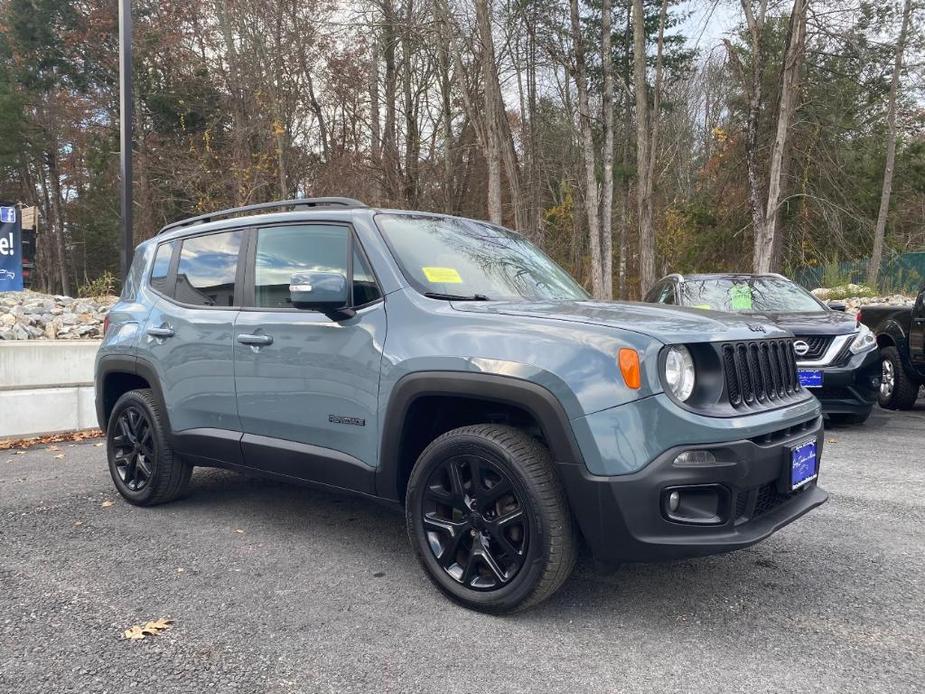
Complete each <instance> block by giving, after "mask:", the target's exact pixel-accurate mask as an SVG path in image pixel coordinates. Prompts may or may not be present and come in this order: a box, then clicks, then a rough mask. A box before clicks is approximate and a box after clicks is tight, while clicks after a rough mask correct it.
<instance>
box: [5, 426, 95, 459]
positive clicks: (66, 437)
mask: <svg viewBox="0 0 925 694" xmlns="http://www.w3.org/2000/svg"><path fill="white" fill-rule="evenodd" d="M102 435H103V432H102V431H100V430H99V429H87V430H85V431H67V432H64V433H63V434H48V435H47V436H33V437H30V438H27V439H3V440H2V441H0V451H8V450H10V449H13V448H31V447H32V446H40V445H42V444H46V445H47V444H50V443H60V442H62V441H86V440H87V439H98V438H100V437H101V436H102ZM49 448H52V447H51V446H49ZM53 450H58V448H57V447H54V448H53ZM16 453H18V454H22V451H16Z"/></svg>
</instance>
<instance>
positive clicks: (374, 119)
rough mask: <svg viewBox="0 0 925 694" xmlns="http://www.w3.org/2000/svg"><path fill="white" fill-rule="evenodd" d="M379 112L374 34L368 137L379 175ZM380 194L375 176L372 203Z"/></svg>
mask: <svg viewBox="0 0 925 694" xmlns="http://www.w3.org/2000/svg"><path fill="white" fill-rule="evenodd" d="M379 119H380V113H379V36H378V34H377V35H375V36H374V37H373V39H372V41H370V56H369V139H370V155H371V159H372V162H371V163H372V165H373V167H375V168H376V169H377V170H378V173H379V174H380V175H381V172H382V131H381V129H380V125H379ZM381 195H382V190H381V186H380V185H379V179H378V178H377V179H376V180H375V181H374V185H373V196H374V198H375V200H373V201H372V202H373V204H379V203H380V202H381V200H380V197H381Z"/></svg>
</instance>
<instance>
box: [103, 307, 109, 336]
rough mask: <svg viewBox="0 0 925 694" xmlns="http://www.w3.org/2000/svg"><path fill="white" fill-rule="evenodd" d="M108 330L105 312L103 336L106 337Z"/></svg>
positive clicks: (107, 318)
mask: <svg viewBox="0 0 925 694" xmlns="http://www.w3.org/2000/svg"><path fill="white" fill-rule="evenodd" d="M107 332H109V314H108V313H107V314H106V317H105V318H103V337H106V333H107Z"/></svg>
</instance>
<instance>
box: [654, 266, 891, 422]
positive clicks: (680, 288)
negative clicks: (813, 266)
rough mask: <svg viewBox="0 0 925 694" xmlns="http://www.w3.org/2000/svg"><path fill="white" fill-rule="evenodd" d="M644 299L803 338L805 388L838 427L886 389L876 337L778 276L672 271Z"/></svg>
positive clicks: (799, 350)
mask: <svg viewBox="0 0 925 694" xmlns="http://www.w3.org/2000/svg"><path fill="white" fill-rule="evenodd" d="M645 300H646V301H648V302H651V303H659V304H673V305H680V306H692V307H694V308H700V309H705V310H712V311H726V312H731V313H743V314H748V315H754V316H756V317H763V318H767V319H769V320H771V321H773V322H774V323H776V324H777V325H779V326H780V327H782V328H784V329H786V330H790V331H791V332H792V333H793V334H794V335H795V336H796V338H797V340H796V342H795V343H794V350H795V351H796V354H797V367H798V369H799V376H800V384H801V385H803V386H804V387H805V388H809V389H812V392H813V393H814V394H815V395H816V397H818V398H819V400H820V401H821V403H822V412H823V414H825V415H827V416H828V417H829V418H830V420H832V421H835V422H838V423H850V424H860V423H862V422H864V421H865V420H866V419H867V418H868V417H869V416H870V411H871V409H872V408H873V405H874V403H875V402H876V399H877V393H878V389H879V388H880V360H879V358H878V356H877V349H876V348H877V343H876V340H875V338H874V335H873V333H872V332H871V331H870V330H869V329H868V328H867V327H866V326H865V325H863V324H861V323H860V322H859V321H858V319H857V317H856V316H854V315H852V314H848V313H845V311H844V309H843V308H840V307H839V308H834V307H830V306H827V305H826V304H824V303H822V302H821V301H819V300H818V299H817V298H816V297H814V296H813V295H812V294H810V293H809V292H808V291H806V290H805V289H803V288H802V287H800V286H799V285H798V284H796V283H794V282H791V281H790V280H789V279H787V278H786V277H784V276H782V275H778V274H766V275H751V274H708V275H706V274H699V275H679V274H672V275H668V276H667V277H664V278H662V279H661V280H659V281H658V282H656V283H655V286H653V287H652V289H651V290H649V293H648V294H646V298H645Z"/></svg>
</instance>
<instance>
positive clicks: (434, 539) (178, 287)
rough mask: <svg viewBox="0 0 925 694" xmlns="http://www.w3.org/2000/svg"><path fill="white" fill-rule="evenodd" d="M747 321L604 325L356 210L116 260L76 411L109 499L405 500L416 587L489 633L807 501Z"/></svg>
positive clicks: (470, 246)
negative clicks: (421, 572)
mask: <svg viewBox="0 0 925 694" xmlns="http://www.w3.org/2000/svg"><path fill="white" fill-rule="evenodd" d="M792 343H793V339H792V336H791V335H790V334H789V333H787V332H785V331H783V330H781V329H779V328H776V327H774V326H773V325H772V324H770V323H767V322H763V321H760V320H748V319H746V318H742V317H737V316H733V315H727V314H722V313H716V312H709V311H700V310H697V309H685V308H678V307H669V306H655V305H646V304H634V303H603V302H598V301H593V300H591V299H590V298H589V297H588V295H587V294H586V293H585V291H584V290H583V289H582V288H581V287H580V286H579V285H578V284H577V283H576V282H575V281H574V280H573V279H572V278H571V277H569V275H568V274H566V273H565V272H564V271H563V270H562V269H561V268H559V267H558V266H556V265H555V264H554V263H553V262H552V261H551V260H549V258H547V257H546V256H544V255H543V254H542V253H541V252H540V251H539V250H537V249H536V248H535V247H534V246H532V245H531V244H530V243H529V242H527V241H526V240H525V239H524V238H523V237H521V236H520V235H518V234H516V233H514V232H511V231H508V230H506V229H502V228H499V227H496V226H493V225H490V224H486V223H484V222H477V221H472V220H468V219H460V218H456V217H449V216H445V215H438V214H423V213H416V212H415V213H411V212H402V211H394V210H375V209H370V208H368V207H366V206H364V205H363V204H362V203H359V202H357V201H354V200H348V199H343V198H322V199H306V200H298V201H288V202H283V203H272V204H265V205H256V206H250V207H248V208H239V209H235V210H228V211H226V212H222V213H216V214H212V215H204V216H202V217H196V218H193V219H189V220H184V221H182V222H178V223H176V224H171V225H169V226H167V227H165V228H164V229H163V230H162V231H161V232H160V233H159V234H158V235H157V236H156V237H155V238H153V239H151V240H149V241H146V242H144V243H142V244H141V245H139V246H138V249H137V251H136V254H135V259H134V263H133V265H132V269H131V273H130V276H129V277H128V279H127V281H126V283H125V287H124V290H123V292H122V297H121V300H120V301H119V302H118V303H117V304H116V305H115V306H113V308H112V310H111V312H110V313H109V318H108V326H107V330H106V335H105V339H104V341H103V344H102V347H101V348H100V351H99V355H98V358H97V367H96V389H97V394H96V403H97V410H98V416H99V421H100V425H101V426H102V427H103V428H104V430H105V431H106V432H107V454H108V458H109V469H110V472H111V474H112V478H113V481H114V483H115V485H116V488H117V489H118V490H119V492H120V494H122V496H123V497H125V499H127V500H128V501H129V502H131V503H133V504H137V505H139V506H146V505H151V504H157V503H162V502H165V501H169V500H171V499H174V498H176V497H177V496H178V495H180V494H182V493H183V491H184V489H185V488H186V486H187V484H188V482H189V480H190V474H191V471H192V469H193V466H195V465H203V466H219V467H226V468H232V469H237V470H246V471H249V472H250V471H258V472H260V473H262V474H265V475H269V476H272V477H275V478H277V479H282V480H292V481H299V482H309V483H314V484H321V485H324V486H327V487H331V488H336V489H343V490H349V491H351V492H355V493H359V494H363V495H367V496H370V497H377V498H380V499H385V500H389V501H392V502H397V503H399V504H404V510H405V515H406V519H407V525H408V534H409V536H410V539H411V544H412V546H413V548H414V551H415V552H416V554H417V556H418V558H419V559H420V562H421V564H422V565H423V567H424V569H425V571H426V572H427V574H428V575H429V577H430V578H431V579H432V580H433V582H434V583H435V584H436V585H437V586H438V587H439V588H440V589H441V590H442V591H443V592H444V593H446V594H447V595H448V596H449V597H450V598H453V599H454V600H456V601H458V602H460V603H462V604H463V605H466V606H467V607H471V608H475V609H479V610H484V611H490V612H507V611H511V610H515V609H523V608H525V607H527V606H530V605H533V604H536V603H538V602H539V601H541V600H543V599H544V598H546V597H548V596H549V595H551V594H552V593H553V592H554V591H555V590H556V589H557V588H558V587H559V586H560V585H561V584H562V583H563V582H564V581H565V580H566V578H567V577H568V575H569V572H570V571H571V569H572V566H573V564H574V562H575V555H576V546H577V542H578V541H579V538H583V540H584V542H586V543H587V545H589V546H590V548H591V550H592V551H593V553H594V555H595V556H596V557H597V558H598V559H600V560H603V561H604V562H605V563H614V564H615V563H619V562H621V561H649V560H656V559H672V558H679V557H690V556H697V555H705V554H712V553H716V552H724V551H729V550H734V549H740V548H742V547H747V546H749V545H751V544H753V543H755V542H758V541H759V540H762V539H764V538H766V537H768V536H769V535H770V534H771V533H773V532H774V531H776V530H777V529H779V528H781V527H782V526H784V525H786V524H787V523H789V522H791V521H793V520H794V519H796V518H798V517H799V516H801V515H803V514H804V513H806V512H807V511H809V510H810V509H812V508H814V507H816V506H819V505H820V504H822V503H823V502H824V501H825V500H826V498H827V495H826V493H825V492H824V491H823V490H822V489H820V488H819V487H818V486H817V483H816V479H817V476H818V471H819V458H820V454H821V452H822V431H821V418H820V414H819V404H818V401H817V400H816V399H815V398H814V397H813V396H812V395H811V394H810V393H809V392H807V391H806V390H805V389H803V388H801V387H800V385H799V381H798V379H797V374H796V361H795V357H794V352H793V346H792Z"/></svg>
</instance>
